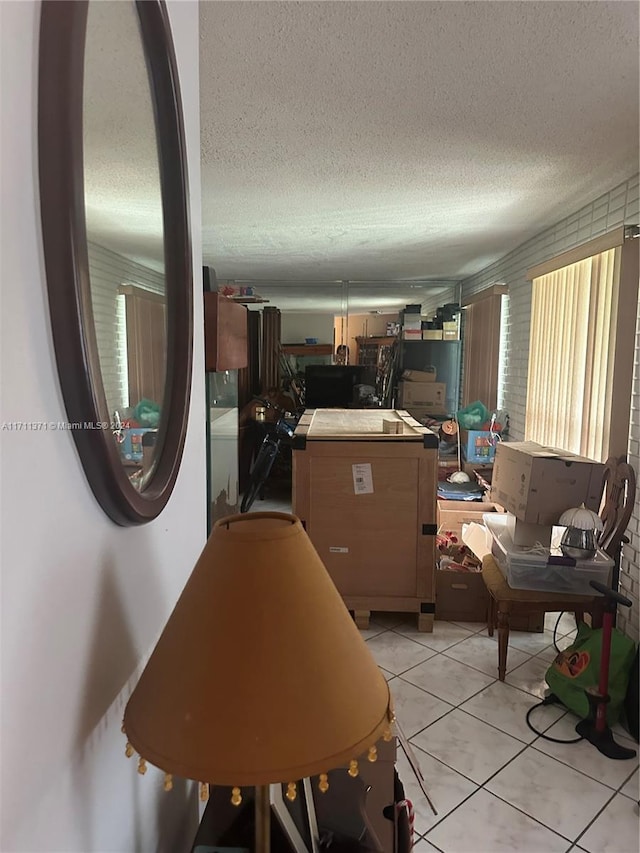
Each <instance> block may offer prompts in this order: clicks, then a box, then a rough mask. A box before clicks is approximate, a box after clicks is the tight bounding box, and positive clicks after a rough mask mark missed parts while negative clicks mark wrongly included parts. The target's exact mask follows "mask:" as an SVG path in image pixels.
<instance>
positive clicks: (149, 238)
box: [83, 0, 167, 491]
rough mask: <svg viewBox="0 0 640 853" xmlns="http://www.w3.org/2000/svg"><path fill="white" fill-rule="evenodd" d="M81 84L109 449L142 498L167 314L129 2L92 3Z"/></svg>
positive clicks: (139, 56)
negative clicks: (114, 450) (111, 443)
mask: <svg viewBox="0 0 640 853" xmlns="http://www.w3.org/2000/svg"><path fill="white" fill-rule="evenodd" d="M84 75H85V77H84V91H83V113H84V117H83V143H84V199H85V210H86V224H87V243H88V250H89V277H90V291H91V314H92V316H93V324H94V330H95V336H96V342H97V349H98V356H99V368H100V373H101V378H102V385H103V387H104V394H105V398H106V407H107V410H108V412H109V416H110V421H111V424H110V427H111V430H112V433H113V440H114V442H115V443H116V444H117V448H118V452H119V457H120V460H121V462H122V465H123V466H124V467H125V469H126V472H127V475H128V477H129V480H130V482H131V483H132V484H133V485H134V486H135V487H136V489H138V490H141V491H142V490H143V489H144V487H145V485H146V484H147V483H148V482H149V479H150V477H151V475H152V473H153V468H154V460H155V458H156V448H157V447H159V441H158V429H159V425H160V415H161V411H162V405H163V401H164V399H165V389H166V378H167V310H166V282H165V269H164V239H163V237H164V234H163V216H162V190H161V184H160V169H159V162H158V146H157V136H156V125H155V117H154V111H153V104H152V97H151V89H150V86H149V75H148V71H147V66H146V62H145V56H144V49H143V43H142V40H141V37H140V29H139V21H138V15H137V12H136V9H135V5H134V3H132V2H131V3H130V2H121V0H101V1H100V2H98V0H95V2H90V3H89V7H88V18H87V32H86V50H85V66H84ZM85 320H86V318H85Z"/></svg>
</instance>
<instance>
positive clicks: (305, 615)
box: [123, 512, 393, 853]
mask: <svg viewBox="0 0 640 853" xmlns="http://www.w3.org/2000/svg"><path fill="white" fill-rule="evenodd" d="M392 722H393V712H392V709H391V700H390V693H389V688H388V685H387V683H386V681H385V678H384V676H383V675H382V673H381V672H380V670H379V668H378V666H377V665H376V663H375V661H374V659H373V657H372V655H371V653H370V651H369V649H368V648H367V646H366V644H365V642H364V640H363V639H362V637H361V635H360V632H359V631H358V629H357V628H356V626H355V624H354V622H353V620H352V618H351V616H350V614H349V612H348V611H347V609H346V608H345V605H344V603H343V601H342V598H341V597H340V594H339V593H338V591H337V589H336V587H335V585H334V584H333V581H332V580H331V578H330V576H329V574H328V572H327V571H326V569H325V567H324V565H323V564H322V561H321V560H320V557H319V556H318V553H317V552H316V550H315V548H314V547H313V545H312V543H311V540H310V539H309V537H308V536H307V534H306V532H305V530H304V528H303V527H302V524H301V522H300V521H299V519H298V518H296V516H294V515H288V514H285V513H270V512H264V513H248V514H244V515H234V516H229V517H227V518H223V519H221V520H219V521H218V522H217V523H216V524H215V525H214V528H213V531H212V533H211V536H210V538H209V540H208V542H207V544H206V546H205V548H204V550H203V552H202V554H201V556H200V558H199V560H198V562H197V563H196V566H195V568H194V570H193V572H192V574H191V576H190V578H189V580H188V581H187V584H186V586H185V588H184V590H183V592H182V594H181V596H180V598H179V600H178V602H177V604H176V606H175V608H174V610H173V612H172V614H171V616H170V617H169V621H168V622H167V624H166V626H165V628H164V631H163V633H162V635H161V637H160V639H159V640H158V643H157V645H156V647H155V649H154V651H153V653H152V654H151V657H150V659H149V662H148V663H147V666H146V668H145V670H144V672H143V673H142V675H141V677H140V680H139V682H138V684H137V686H136V687H135V689H134V691H133V694H132V695H131V698H130V699H129V702H128V704H127V707H126V710H125V715H124V723H123V730H124V731H125V733H126V735H127V741H128V742H127V747H126V753H127V755H129V756H131V755H133V754H134V752H136V753H138V755H139V760H138V770H139V772H142V773H143V772H144V771H145V769H146V763H147V762H149V763H151V764H153V765H155V766H156V767H158V768H160V769H161V770H163V771H164V773H165V788H166V789H170V787H171V785H172V777H173V776H174V775H175V776H180V777H184V778H188V779H194V780H197V781H199V782H200V783H201V795H204V796H206V792H207V790H208V786H209V785H222V786H229V787H230V788H231V801H232V802H233V803H234V805H239V804H240V803H241V802H242V789H243V788H244V787H247V786H252V787H255V789H256V797H255V803H256V825H255V832H256V848H255V849H256V851H260V853H266V851H268V850H269V842H270V829H269V817H270V803H269V785H270V784H272V783H284V784H286V785H287V793H286V796H287V797H288V798H289V799H295V796H296V786H297V783H298V781H299V780H300V779H303V778H305V777H316V776H317V777H318V781H317V785H318V788H319V790H320V791H321V792H323V791H326V790H327V788H328V784H329V783H328V778H327V774H328V771H329V770H332V769H334V768H337V767H342V766H346V767H348V769H349V774H350V775H351V776H357V775H358V761H359V760H369V761H375V760H376V753H377V750H376V742H377V741H378V740H379V739H380V738H381V737H382V738H385V739H387V740H389V739H390V738H391V736H392V735H391V723H392Z"/></svg>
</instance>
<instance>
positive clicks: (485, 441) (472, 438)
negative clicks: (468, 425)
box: [460, 429, 496, 465]
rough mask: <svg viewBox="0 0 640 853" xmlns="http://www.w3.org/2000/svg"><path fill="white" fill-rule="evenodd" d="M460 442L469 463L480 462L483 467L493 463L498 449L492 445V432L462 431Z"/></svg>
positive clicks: (478, 430)
mask: <svg viewBox="0 0 640 853" xmlns="http://www.w3.org/2000/svg"><path fill="white" fill-rule="evenodd" d="M460 440H461V441H462V451H463V454H464V458H465V459H466V460H467V462H479V463H480V464H482V465H486V464H487V463H488V462H493V458H494V456H495V455H496V448H495V445H494V444H493V443H492V441H493V439H492V438H491V433H490V432H488V431H485V430H480V429H461V430H460Z"/></svg>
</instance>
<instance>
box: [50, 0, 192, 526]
mask: <svg viewBox="0 0 640 853" xmlns="http://www.w3.org/2000/svg"><path fill="white" fill-rule="evenodd" d="M135 7H136V10H137V14H138V18H139V22H140V33H141V38H142V42H143V50H144V54H145V58H146V63H147V70H148V75H149V82H150V94H151V99H152V102H153V103H152V107H153V111H154V115H155V122H156V134H157V140H158V157H159V167H160V182H161V193H162V208H163V226H164V258H165V281H166V294H167V316H168V323H167V379H166V390H165V398H164V401H163V405H162V413H161V420H160V425H159V431H158V437H159V442H158V446H157V451H156V457H155V467H154V470H153V472H152V475H151V478H150V480H149V482H148V484H147V485H146V487H145V488H144V489H143V490H142V491H138V490H137V489H136V488H135V487H134V486H133V485H132V484H131V483H130V481H129V478H128V476H127V474H126V470H125V468H124V467H123V465H122V462H121V459H120V454H119V451H118V447H117V445H116V442H115V440H114V437H113V434H112V430H111V428H109V429H101V428H95V425H98V424H104V423H109V422H110V421H111V420H112V416H113V415H112V413H111V412H109V410H108V407H107V401H106V397H105V393H104V387H103V383H102V376H101V371H100V363H99V359H98V349H97V344H96V336H95V328H94V323H93V313H92V308H91V293H90V281H89V257H88V249H87V233H86V221H85V204H84V166H83V126H82V120H83V78H84V53H85V36H86V25H87V12H88V0H43V3H42V12H41V20H40V55H39V79H38V152H39V153H38V158H39V172H40V205H41V220H42V239H43V247H44V261H45V269H46V277H47V289H48V296H49V311H50V315H51V326H52V335H53V345H54V350H55V356H56V362H57V367H58V375H59V378H60V386H61V390H62V396H63V399H64V403H65V407H66V413H67V417H68V419H69V421H70V422H71V423H72V424H88V425H94V428H86V429H72V434H73V438H74V440H75V443H76V446H77V450H78V454H79V456H80V459H81V461H82V464H83V466H84V470H85V473H86V476H87V479H88V481H89V484H90V486H91V489H92V490H93V493H94V495H95V497H96V499H97V500H98V502H99V503H100V505H101V506H102V508H103V509H104V510H105V512H106V513H107V515H109V517H110V518H111V519H112V520H113V521H115V522H116V523H117V524H121V525H133V524H142V523H144V522H147V521H151V520H152V519H154V518H155V517H156V516H157V515H158V514H159V513H160V512H161V511H162V509H163V508H164V506H165V505H166V503H167V501H168V499H169V496H170V494H171V491H172V489H173V486H174V484H175V480H176V477H177V475H178V469H179V466H180V461H181V458H182V451H183V447H184V440H185V434H186V429H187V420H188V411H189V399H190V391H191V367H192V344H193V279H192V264H191V239H190V227H189V207H188V198H189V194H188V183H187V166H186V150H185V140H184V129H183V120H182V102H181V97H180V88H179V82H178V72H177V65H176V59H175V54H174V49H173V41H172V37H171V30H170V25H169V19H168V14H167V10H166V7H165V5H164V3H163V2H162V0H138V2H136V3H135ZM109 425H110V424H109Z"/></svg>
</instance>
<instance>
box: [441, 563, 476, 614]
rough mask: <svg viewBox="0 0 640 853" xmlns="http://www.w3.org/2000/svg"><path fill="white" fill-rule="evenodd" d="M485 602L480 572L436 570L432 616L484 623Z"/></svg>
mask: <svg viewBox="0 0 640 853" xmlns="http://www.w3.org/2000/svg"><path fill="white" fill-rule="evenodd" d="M488 605H489V594H488V592H487V588H486V586H485V583H484V581H483V580H482V572H454V571H450V570H449V569H437V570H436V619H443V620H446V621H449V622H451V621H459V622H486V621H487V607H488Z"/></svg>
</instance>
